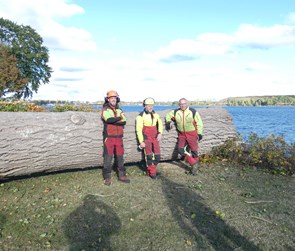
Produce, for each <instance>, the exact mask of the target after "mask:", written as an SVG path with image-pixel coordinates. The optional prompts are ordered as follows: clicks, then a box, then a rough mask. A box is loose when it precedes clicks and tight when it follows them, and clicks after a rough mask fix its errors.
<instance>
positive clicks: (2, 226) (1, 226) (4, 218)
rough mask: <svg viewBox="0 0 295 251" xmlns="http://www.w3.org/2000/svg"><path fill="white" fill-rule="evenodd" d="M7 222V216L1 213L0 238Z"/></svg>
mask: <svg viewBox="0 0 295 251" xmlns="http://www.w3.org/2000/svg"><path fill="white" fill-rule="evenodd" d="M5 222H6V217H5V215H4V214H2V213H0V238H1V237H2V230H3V229H4V225H5Z"/></svg>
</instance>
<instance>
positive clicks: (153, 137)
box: [136, 98, 163, 179]
mask: <svg viewBox="0 0 295 251" xmlns="http://www.w3.org/2000/svg"><path fill="white" fill-rule="evenodd" d="M154 104H155V101H154V99H153V98H146V99H145V100H144V101H143V106H144V110H143V111H142V112H141V113H140V114H139V115H137V116H136V135H137V139H138V142H139V148H141V149H143V150H144V154H145V160H146V166H147V175H148V176H150V177H151V178H152V179H154V178H156V167H157V165H158V163H159V161H160V157H161V156H160V144H159V141H160V140H161V138H162V133H163V123H162V120H161V118H160V115H159V114H158V113H156V112H155V111H154V109H153V106H154Z"/></svg>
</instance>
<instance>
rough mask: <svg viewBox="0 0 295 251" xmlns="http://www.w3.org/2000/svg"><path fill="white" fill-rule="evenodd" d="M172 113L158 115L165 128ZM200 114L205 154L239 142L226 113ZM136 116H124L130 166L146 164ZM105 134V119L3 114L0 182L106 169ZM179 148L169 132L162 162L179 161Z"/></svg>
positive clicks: (67, 114) (81, 115)
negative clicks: (234, 139) (230, 140)
mask: <svg viewBox="0 0 295 251" xmlns="http://www.w3.org/2000/svg"><path fill="white" fill-rule="evenodd" d="M140 110H141V108H139V111H140ZM167 112H168V110H166V111H160V112H159V114H160V115H161V116H162V120H163V122H164V117H165V115H166V113H167ZM198 112H199V113H200V115H201V117H202V119H203V123H204V132H203V140H202V141H201V142H200V144H199V147H200V153H201V154H202V153H207V152H209V151H210V150H211V149H212V147H213V146H217V145H220V144H222V143H223V142H224V141H225V140H226V139H228V138H231V137H235V136H236V130H235V128H234V125H233V122H232V119H231V117H230V115H229V114H228V112H227V111H226V110H224V109H222V108H201V109H198ZM137 114H138V113H137V112H126V113H125V115H126V117H127V124H126V126H125V134H124V148H125V154H124V158H125V163H136V162H140V161H142V158H143V155H142V153H141V151H139V150H138V147H137V146H138V142H137V139H136V134H135V117H136V115H137ZM102 129H103V124H102V122H101V120H100V113H89V112H60V113H54V112H44V113H30V112H0V179H7V178H11V177H16V176H26V175H30V174H34V173H41V172H43V173H46V172H54V171H60V170H67V169H81V168H89V167H99V166H102V165H103V155H102V154H103V142H102V141H103V139H102ZM176 143H177V132H176V130H175V128H172V129H171V130H170V131H169V132H167V131H164V133H163V137H162V141H161V159H162V160H174V159H176V158H177V151H176Z"/></svg>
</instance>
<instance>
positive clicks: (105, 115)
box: [101, 90, 130, 186]
mask: <svg viewBox="0 0 295 251" xmlns="http://www.w3.org/2000/svg"><path fill="white" fill-rule="evenodd" d="M119 102H120V98H119V95H118V93H117V92H116V91H114V90H111V91H108V92H107V95H106V97H105V102H104V104H103V108H102V112H101V119H102V121H103V124H104V128H103V144H104V151H103V158H104V163H103V170H102V174H103V179H104V184H105V185H107V186H110V185H111V183H112V181H111V173H112V162H113V157H114V156H115V157H116V163H117V175H118V180H119V181H121V182H124V183H130V180H129V178H128V177H127V176H126V168H125V167H124V158H123V154H124V147H123V134H124V125H125V124H126V117H125V115H124V113H123V110H122V109H121V108H119V104H118V103H119Z"/></svg>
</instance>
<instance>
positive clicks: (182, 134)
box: [165, 98, 203, 175]
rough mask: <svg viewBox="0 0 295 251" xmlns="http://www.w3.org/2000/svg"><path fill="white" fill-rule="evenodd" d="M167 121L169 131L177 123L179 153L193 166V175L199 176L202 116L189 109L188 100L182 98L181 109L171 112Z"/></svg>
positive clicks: (166, 118) (180, 101) (167, 116)
mask: <svg viewBox="0 0 295 251" xmlns="http://www.w3.org/2000/svg"><path fill="white" fill-rule="evenodd" d="M165 120H166V127H167V128H168V129H170V128H171V125H172V123H173V122H175V124H176V129H177V132H178V142H177V144H178V153H179V154H180V156H181V158H182V159H184V160H185V162H187V163H188V164H189V165H190V166H191V170H190V172H191V174H192V175H197V167H198V164H199V154H198V150H199V146H198V142H199V141H200V140H201V139H202V137H203V136H202V134H203V121H202V119H201V117H200V114H199V113H198V112H197V111H196V110H195V109H194V108H190V107H189V102H188V100H187V99H185V98H181V99H180V100H179V108H178V109H176V110H172V111H170V112H169V113H168V114H167V115H166V117H165ZM172 121H173V122H172Z"/></svg>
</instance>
